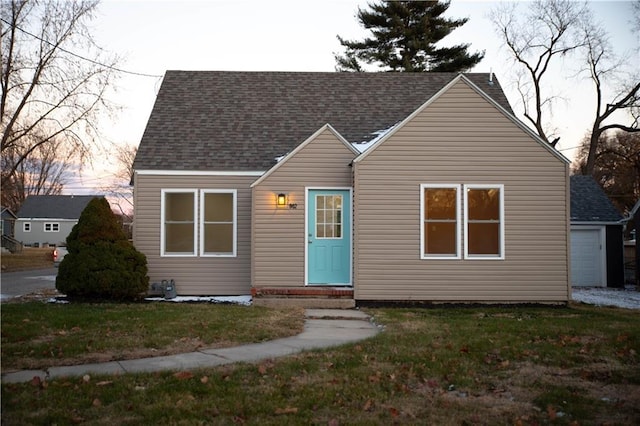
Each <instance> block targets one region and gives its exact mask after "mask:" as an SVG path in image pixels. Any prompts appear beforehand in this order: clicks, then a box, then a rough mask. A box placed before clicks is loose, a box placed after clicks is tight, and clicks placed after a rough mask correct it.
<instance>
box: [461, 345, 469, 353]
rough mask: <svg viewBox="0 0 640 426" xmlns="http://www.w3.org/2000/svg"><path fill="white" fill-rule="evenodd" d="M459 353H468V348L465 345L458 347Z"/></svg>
mask: <svg viewBox="0 0 640 426" xmlns="http://www.w3.org/2000/svg"><path fill="white" fill-rule="evenodd" d="M460 353H463V354H468V353H469V348H467V347H466V346H465V347H462V348H460Z"/></svg>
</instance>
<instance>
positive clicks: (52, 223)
mask: <svg viewBox="0 0 640 426" xmlns="http://www.w3.org/2000/svg"><path fill="white" fill-rule="evenodd" d="M47 225H49V227H50V229H49V230H47ZM54 228H58V229H54ZM42 229H43V231H44V232H60V223H58V222H45V223H44V224H43V225H42Z"/></svg>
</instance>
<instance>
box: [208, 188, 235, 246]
mask: <svg viewBox="0 0 640 426" xmlns="http://www.w3.org/2000/svg"><path fill="white" fill-rule="evenodd" d="M200 218H201V221H200V254H201V255H202V256H235V255H236V190H208V189H203V190H202V191H200Z"/></svg>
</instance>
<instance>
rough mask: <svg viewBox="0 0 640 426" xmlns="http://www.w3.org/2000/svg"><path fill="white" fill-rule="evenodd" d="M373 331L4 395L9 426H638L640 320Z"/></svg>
mask: <svg viewBox="0 0 640 426" xmlns="http://www.w3.org/2000/svg"><path fill="white" fill-rule="evenodd" d="M367 312H368V313H370V314H372V316H373V317H374V318H375V320H376V321H377V322H378V323H379V324H383V325H384V326H385V328H384V331H383V332H382V333H380V334H379V335H378V336H376V337H374V338H372V339H369V340H366V341H362V342H359V343H355V344H351V345H346V346H343V347H339V348H335V349H331V350H324V351H313V352H306V353H302V354H299V355H296V356H290V357H285V358H281V359H276V360H269V361H264V362H262V363H260V364H256V365H253V364H236V365H228V366H224V367H219V368H212V369H203V370H198V371H193V372H182V373H179V374H175V373H172V372H163V373H155V374H138V375H123V376H104V377H91V378H90V380H89V381H84V380H83V379H82V378H68V379H56V380H52V381H50V382H45V383H37V382H33V383H27V384H16V385H13V384H9V385H3V386H2V423H3V424H6V425H12V424H53V423H57V424H70V423H86V424H161V425H169V424H171V425H175V424H189V425H191V424H238V423H240V424H255V425H263V424H267V425H269V424H385V425H386V424H445V425H447V424H581V425H584V424H587V425H588V424H637V423H638V421H639V420H640V362H639V359H638V353H639V351H640V322H639V321H640V312H638V311H629V310H624V309H604V308H595V307H586V306H573V307H571V308H534V307H531V308H529V307H527V308H523V307H510V308H496V307H486V308H462V309H458V308H455V309H454V308H438V309H371V310H367Z"/></svg>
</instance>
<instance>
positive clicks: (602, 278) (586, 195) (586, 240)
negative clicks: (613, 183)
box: [571, 175, 624, 287]
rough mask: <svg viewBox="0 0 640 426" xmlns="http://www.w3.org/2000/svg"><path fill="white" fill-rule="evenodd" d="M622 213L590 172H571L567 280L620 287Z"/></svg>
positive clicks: (581, 283)
mask: <svg viewBox="0 0 640 426" xmlns="http://www.w3.org/2000/svg"><path fill="white" fill-rule="evenodd" d="M622 234H623V224H622V215H621V214H620V212H619V211H618V210H617V209H616V208H615V207H614V205H613V204H612V203H611V200H609V198H608V197H607V195H606V194H605V193H604V191H603V190H602V188H600V185H598V183H597V182H596V181H595V180H594V179H593V177H591V176H582V175H576V176H571V284H572V285H574V286H600V287H624V245H623V241H622V240H623V238H622Z"/></svg>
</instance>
